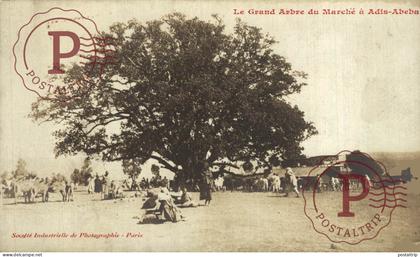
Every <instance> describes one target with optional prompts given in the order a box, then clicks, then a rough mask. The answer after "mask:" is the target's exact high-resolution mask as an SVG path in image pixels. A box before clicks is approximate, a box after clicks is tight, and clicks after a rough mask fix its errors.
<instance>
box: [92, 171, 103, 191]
mask: <svg viewBox="0 0 420 257" xmlns="http://www.w3.org/2000/svg"><path fill="white" fill-rule="evenodd" d="M94 186H95V187H94V191H95V194H100V193H102V181H101V180H100V179H99V176H98V174H96V177H95V180H94Z"/></svg>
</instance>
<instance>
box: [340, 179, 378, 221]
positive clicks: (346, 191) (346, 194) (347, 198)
mask: <svg viewBox="0 0 420 257" xmlns="http://www.w3.org/2000/svg"><path fill="white" fill-rule="evenodd" d="M338 177H339V178H340V179H341V181H342V183H343V211H341V212H339V213H338V214H337V216H338V217H354V212H351V211H350V202H351V201H360V200H362V199H364V198H365V197H366V196H367V195H368V193H369V187H370V186H369V182H368V180H367V179H366V177H365V176H363V175H359V174H345V175H344V174H339V175H338ZM351 179H356V180H358V181H360V182H361V184H362V188H363V191H362V192H361V193H360V194H359V195H353V196H351V195H350V180H351Z"/></svg>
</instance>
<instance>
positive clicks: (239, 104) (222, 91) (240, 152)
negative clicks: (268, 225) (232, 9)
mask: <svg viewBox="0 0 420 257" xmlns="http://www.w3.org/2000/svg"><path fill="white" fill-rule="evenodd" d="M103 36H109V37H113V38H114V40H113V42H114V44H115V49H116V53H115V58H116V60H117V62H116V63H115V64H113V65H107V66H105V67H104V69H103V72H102V73H99V72H98V73H94V75H92V77H90V78H89V80H90V81H94V83H95V85H94V86H92V87H85V88H83V89H81V90H78V91H77V92H73V95H72V97H65V96H62V97H60V96H57V97H56V98H50V99H39V100H38V101H37V102H36V103H34V104H33V106H32V113H31V116H32V117H33V118H34V120H36V121H39V122H44V121H52V122H55V123H57V124H60V125H61V127H60V129H58V130H57V131H56V132H55V134H54V135H55V138H56V148H55V151H56V154H57V155H62V154H75V153H78V152H84V153H86V154H87V155H88V156H91V155H97V154H99V155H100V156H101V157H102V159H103V160H105V161H115V160H121V161H122V160H132V159H136V160H139V161H140V162H141V163H144V162H145V161H147V160H148V159H155V160H157V161H159V163H160V164H161V165H162V167H164V168H166V169H169V170H171V171H173V172H175V173H176V174H178V175H182V176H186V177H189V178H193V177H198V176H201V174H202V173H203V169H204V167H205V166H206V165H210V166H216V165H231V164H232V163H234V162H236V161H249V160H253V161H257V162H258V165H261V166H270V165H272V164H273V163H278V162H279V161H283V160H287V159H288V158H295V157H296V156H299V155H300V154H301V152H302V147H301V142H303V141H304V140H306V139H307V138H308V137H310V136H311V135H313V134H315V133H316V130H315V127H314V126H313V124H312V123H311V122H308V121H306V120H305V119H304V113H303V112H302V111H301V110H299V109H298V107H297V106H293V105H292V104H291V103H290V102H288V101H287V98H286V97H287V96H288V95H291V94H295V93H299V92H300V90H301V87H302V86H304V85H306V84H305V82H304V80H305V78H306V74H305V73H304V72H299V71H295V70H293V69H292V67H291V64H290V63H289V62H287V61H286V59H285V58H284V57H282V56H280V55H278V54H276V53H275V52H274V50H273V45H274V44H276V43H277V42H276V41H275V40H274V39H273V38H272V37H271V36H269V35H266V34H264V33H263V31H262V30H261V29H260V28H257V27H254V26H250V25H247V24H245V23H244V22H242V21H240V20H238V21H237V22H236V25H235V26H234V28H233V32H232V33H228V32H226V30H225V25H224V24H223V22H222V20H221V19H220V18H219V17H217V16H214V17H213V18H212V20H210V21H203V20H200V19H198V18H187V17H186V16H184V15H182V14H179V13H174V14H169V15H166V16H164V17H162V18H161V19H159V20H154V21H149V22H146V23H141V22H138V21H135V20H133V21H129V22H127V23H117V24H114V25H113V26H111V27H110V31H109V32H108V33H107V34H104V35H103ZM82 70H83V69H81V68H80V67H78V66H75V67H73V69H72V70H71V71H70V73H69V75H68V77H67V82H68V83H71V82H74V81H76V80H78V79H80V78H81V77H83V75H82V74H81V72H82ZM95 74H96V76H97V77H95ZM204 164H206V165H204Z"/></svg>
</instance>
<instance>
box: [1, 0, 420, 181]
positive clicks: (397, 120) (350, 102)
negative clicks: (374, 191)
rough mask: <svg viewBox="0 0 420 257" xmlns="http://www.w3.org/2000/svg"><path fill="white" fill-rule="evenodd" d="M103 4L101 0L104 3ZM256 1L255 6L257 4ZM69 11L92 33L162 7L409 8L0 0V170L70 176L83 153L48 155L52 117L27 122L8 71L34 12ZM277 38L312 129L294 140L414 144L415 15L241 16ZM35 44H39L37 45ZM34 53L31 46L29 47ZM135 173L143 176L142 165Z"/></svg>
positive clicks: (419, 112) (362, 146) (365, 146)
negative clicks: (297, 74) (299, 82)
mask: <svg viewBox="0 0 420 257" xmlns="http://www.w3.org/2000/svg"><path fill="white" fill-rule="evenodd" d="M104 3H105V4H104ZM257 3H258V4H257ZM54 6H60V7H62V8H64V9H66V8H68V9H70V8H75V9H78V10H79V11H80V12H81V13H83V14H84V15H85V16H88V17H89V18H91V19H93V20H94V21H95V22H96V24H97V25H98V27H99V29H100V30H105V31H106V30H107V28H108V27H109V26H110V25H111V24H113V23H114V22H125V21H127V20H130V19H133V18H135V19H137V20H139V21H148V20H153V19H157V18H160V17H161V16H163V15H165V14H168V13H171V12H175V11H177V12H182V13H185V14H186V15H187V16H189V17H193V16H198V17H199V18H201V19H204V20H210V19H211V15H212V14H218V15H219V16H220V17H221V18H222V19H223V21H224V23H225V25H226V29H227V31H231V30H232V28H233V26H234V24H235V19H236V18H238V17H239V16H235V15H233V9H235V8H236V9H243V10H245V13H246V12H247V10H249V9H272V8H275V9H276V10H278V9H281V8H285V9H286V8H294V9H302V10H305V11H308V10H309V9H311V8H315V9H322V8H334V9H339V8H341V9H342V8H355V10H360V8H364V9H369V8H388V9H389V8H406V9H407V8H412V9H419V5H417V6H414V5H413V6H411V5H410V2H406V3H405V4H391V3H383V2H376V3H374V2H371V3H365V4H362V3H359V2H353V3H331V2H325V3H321V2H319V3H318V4H315V3H311V2H309V1H306V2H305V3H299V2H295V3H293V2H287V3H283V4H280V3H276V2H274V1H273V2H270V1H268V2H264V3H260V2H257V1H247V2H243V3H241V2H239V1H227V2H223V1H207V2H203V1H176V3H175V1H167V2H158V1H155V2H152V1H150V2H148V1H128V0H126V1H105V2H99V1H98V2H96V1H71V2H70V1H68V2H60V3H58V2H49V1H42V2H41V1H34V2H27V1H16V2H12V1H10V2H9V1H6V2H2V3H1V13H0V14H1V15H0V17H1V18H0V24H1V31H0V35H1V39H0V44H1V48H0V56H1V61H0V172H1V171H10V170H12V169H14V168H15V166H16V162H17V160H18V158H23V159H25V160H26V162H27V164H28V168H29V170H33V171H36V172H37V173H38V174H46V175H48V174H49V173H52V172H56V173H57V172H61V173H64V174H67V175H68V174H70V172H71V171H72V170H73V169H74V168H78V167H80V166H81V165H82V160H83V158H84V157H83V156H81V155H78V156H74V157H59V158H55V156H54V154H53V147H54V139H53V137H52V136H51V133H52V132H53V131H54V126H53V125H52V124H41V125H39V124H36V123H34V122H32V121H31V120H30V119H29V118H28V117H27V115H28V114H29V112H30V107H31V103H32V102H34V101H35V100H36V95H35V93H33V92H30V91H28V90H27V89H25V88H24V86H23V85H22V82H21V80H20V78H19V77H18V76H17V74H16V73H15V72H14V70H13V60H14V59H13V55H12V47H13V43H14V42H15V41H16V39H17V31H18V30H19V28H20V26H22V25H23V24H25V23H26V22H28V21H29V18H30V17H31V16H32V15H33V14H34V13H36V12H38V11H46V10H48V9H49V8H51V7H54ZM240 18H241V19H242V20H243V21H245V22H247V23H248V24H250V25H254V26H257V27H261V28H262V29H263V31H264V32H266V33H269V34H270V35H272V36H273V37H274V38H275V39H276V40H277V41H278V43H277V44H276V45H275V47H274V49H275V52H276V53H278V54H280V55H282V56H284V57H286V58H287V60H288V61H289V62H290V63H291V64H292V66H293V68H294V69H295V70H299V71H304V72H306V73H307V74H308V79H307V80H306V83H307V84H308V85H307V86H306V87H304V88H303V89H302V92H301V93H300V94H297V95H294V96H292V97H289V98H288V100H289V101H290V102H291V103H293V104H296V105H298V106H299V108H300V109H301V110H303V111H304V112H305V117H306V119H307V120H309V121H312V122H313V123H314V125H315V127H316V128H317V130H318V132H319V134H318V135H316V136H313V137H311V138H310V139H308V140H307V141H305V142H304V143H303V146H304V147H305V150H304V153H305V154H306V155H308V156H311V155H319V154H335V153H338V152H339V151H341V150H345V149H347V150H355V149H359V150H362V151H364V152H412V151H420V132H419V131H420V130H419V129H418V126H419V125H420V108H419V107H420V85H419V82H420V77H419V76H420V72H419V71H420V48H419V45H418V43H419V42H420V31H419V30H420V26H419V23H420V16H419V15H363V16H360V15H350V16H342V15H338V16H322V15H320V16H311V15H301V16H284V15H269V16H258V15H247V14H246V15H243V16H241V17H240ZM39 47H42V46H39ZM34 51H37V48H35V49H34ZM151 163H152V162H147V163H146V165H145V166H144V169H143V170H144V174H145V175H146V176H149V175H150V171H149V170H150V165H151ZM94 170H95V171H97V172H98V173H99V174H101V173H103V172H104V170H110V171H111V175H112V176H121V174H122V172H121V167H120V163H111V164H104V163H102V162H94Z"/></svg>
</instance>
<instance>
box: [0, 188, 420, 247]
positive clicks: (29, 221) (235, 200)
mask: <svg viewBox="0 0 420 257" xmlns="http://www.w3.org/2000/svg"><path fill="white" fill-rule="evenodd" d="M419 184H420V183H419V181H415V182H413V183H411V184H410V185H409V192H410V191H411V192H413V191H412V190H411V189H410V188H418V187H419V186H420V185H419ZM419 196H420V194H418V193H409V195H408V198H407V200H408V202H407V206H408V208H406V209H403V208H398V209H396V210H395V211H394V213H393V217H392V222H391V224H390V225H389V226H388V227H386V228H385V229H384V230H382V231H381V233H380V234H379V236H378V237H377V238H375V239H373V240H370V241H365V242H362V243H360V244H358V245H348V244H345V243H338V244H336V243H332V242H330V241H329V240H328V239H327V238H326V237H324V236H322V235H320V234H318V233H316V232H315V231H314V229H313V228H312V225H311V223H310V222H309V220H308V219H307V217H306V216H305V215H304V212H303V198H302V197H301V198H295V197H294V196H290V197H281V196H280V195H279V194H275V193H243V192H216V193H214V194H213V201H212V203H211V205H210V206H208V207H207V206H201V207H197V208H188V209H183V210H182V211H183V214H184V215H185V216H186V217H187V220H186V221H182V222H178V223H168V222H167V223H164V224H137V220H136V219H134V218H133V217H134V216H136V215H138V213H139V209H140V206H141V203H142V200H141V199H140V198H130V197H127V198H125V199H123V200H108V201H100V200H98V199H97V197H96V199H95V196H92V195H88V194H87V193H85V192H76V194H75V201H74V202H69V203H63V202H61V201H59V200H60V198H59V195H58V194H52V196H51V201H50V202H48V203H40V202H37V203H34V204H23V203H21V204H17V205H14V204H12V203H11V202H12V201H11V200H10V199H6V200H5V201H4V203H3V206H1V208H0V220H1V226H0V251H420V221H419V219H418V217H419V216H418V214H419V211H420V202H419ZM193 197H194V198H195V199H197V198H198V195H197V194H196V193H194V194H193ZM322 197H327V198H331V199H337V198H339V197H341V193H339V192H331V193H324V195H323V196H322ZM37 200H38V201H39V199H37ZM13 233H15V236H17V235H19V236H24V235H25V233H29V234H31V233H32V236H34V233H38V234H42V233H47V234H48V233H67V234H68V237H67V238H33V237H32V238H13ZM72 233H75V235H77V237H76V238H71V237H70V235H71V234H72ZM80 233H95V234H108V233H114V234H117V233H118V234H119V237H118V238H108V239H105V238H80V237H79V236H80ZM127 233H131V235H130V236H129V237H126V236H127ZM135 235H136V236H137V237H134V236H135ZM132 236H133V237H132Z"/></svg>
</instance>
